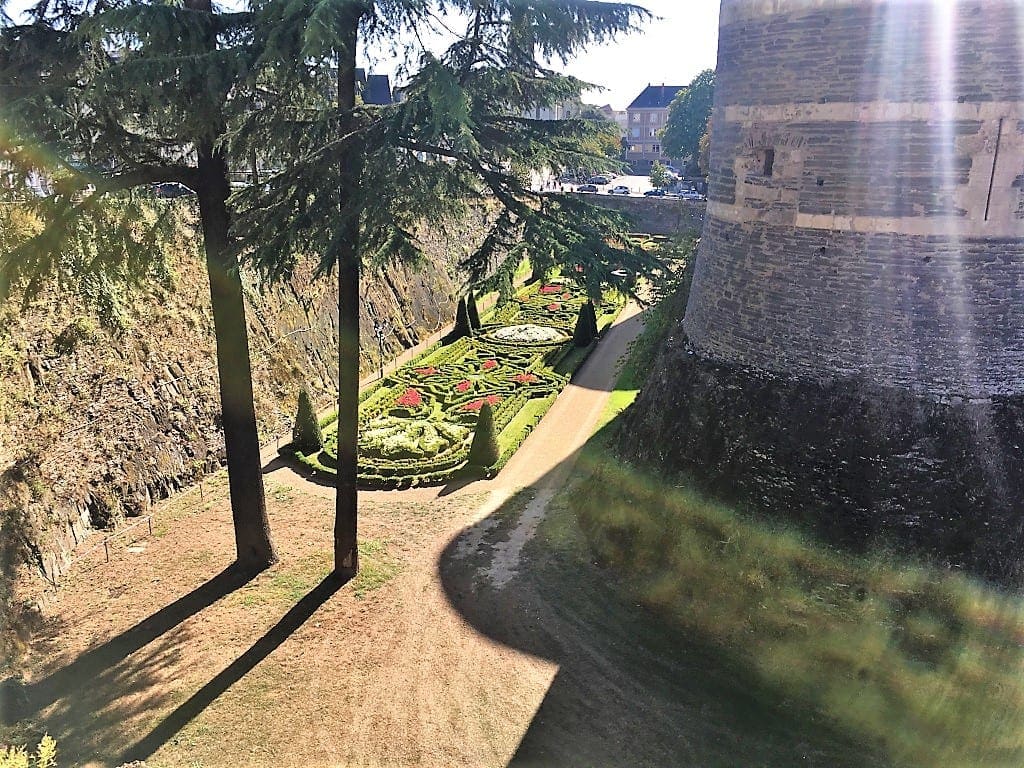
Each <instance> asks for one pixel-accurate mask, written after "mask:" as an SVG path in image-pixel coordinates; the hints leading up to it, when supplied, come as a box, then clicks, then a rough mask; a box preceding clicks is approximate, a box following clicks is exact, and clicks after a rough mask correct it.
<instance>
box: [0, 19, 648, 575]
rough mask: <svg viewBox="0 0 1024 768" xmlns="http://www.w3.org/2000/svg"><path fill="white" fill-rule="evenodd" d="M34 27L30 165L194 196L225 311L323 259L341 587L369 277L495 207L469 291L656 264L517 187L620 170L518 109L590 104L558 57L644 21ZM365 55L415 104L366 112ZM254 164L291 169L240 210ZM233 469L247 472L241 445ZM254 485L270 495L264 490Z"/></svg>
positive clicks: (239, 328) (619, 234) (591, 136)
mask: <svg viewBox="0 0 1024 768" xmlns="http://www.w3.org/2000/svg"><path fill="white" fill-rule="evenodd" d="M33 14H34V20H35V22H36V23H33V24H29V25H23V26H17V25H14V26H12V27H11V28H10V29H9V30H6V29H5V30H4V36H3V41H2V43H0V105H2V107H0V127H2V130H3V131H5V132H6V131H10V130H13V131H14V132H15V134H16V137H15V141H14V142H13V146H16V147H19V148H24V147H29V145H32V146H31V147H29V149H31V150H33V151H28V150H27V149H26V150H25V151H23V152H22V151H21V150H20V149H19V152H20V154H17V153H15V154H17V158H16V159H17V160H19V161H21V160H22V159H23V158H29V157H33V156H38V155H39V154H40V153H39V152H37V151H34V150H35V149H37V148H40V147H44V148H45V149H46V151H47V152H49V153H53V154H55V155H56V156H58V157H61V158H63V159H64V161H65V163H67V161H68V160H69V159H70V158H72V157H79V158H81V159H82V160H83V162H84V163H85V167H86V168H87V170H86V171H81V172H76V173H74V174H71V176H72V177H73V179H74V184H73V185H72V186H74V188H75V189H76V190H78V191H79V192H81V191H83V190H85V189H86V187H87V185H88V184H89V183H93V184H95V186H96V191H97V193H99V194H100V195H104V194H109V193H112V192H115V191H117V190H121V189H128V188H132V187H137V186H138V185H145V184H149V183H151V182H163V181H171V182H178V183H181V184H184V185H186V186H188V187H190V188H191V189H194V190H195V191H196V192H197V194H198V197H199V201H200V209H201V211H202V212H203V229H204V236H205V241H206V247H207V259H208V263H209V264H210V265H211V286H213V288H212V290H213V291H214V299H215V304H216V303H217V301H218V298H219V294H218V293H217V291H226V292H229V293H231V292H233V293H232V296H231V298H232V301H234V298H237V295H239V294H240V282H239V280H238V270H237V259H238V258H240V257H244V258H245V259H246V260H247V261H248V262H249V263H251V264H252V265H254V266H255V268H256V269H257V271H258V272H259V274H260V276H261V277H262V278H263V279H265V280H268V281H269V280H277V279H282V278H287V277H288V276H289V275H291V274H292V272H293V271H294V269H295V268H296V266H297V264H298V261H299V255H300V254H311V255H313V256H314V257H315V258H317V259H318V262H319V272H320V273H321V274H326V273H330V272H333V273H334V275H335V277H336V279H337V281H338V288H339V323H338V344H339V354H338V360H339V364H338V368H339V377H338V378H339V417H338V465H339V466H338V496H337V508H336V510H337V511H336V521H335V522H336V528H335V558H336V567H337V568H338V569H339V574H341V575H351V574H353V573H354V572H355V568H356V553H357V547H356V542H355V519H356V505H357V502H356V457H357V452H356V447H357V434H358V415H357V411H356V408H357V402H358V379H359V375H358V374H359V347H358V338H359V327H358V326H359V317H358V306H359V277H360V270H361V269H362V268H363V267H364V265H369V266H379V265H382V264H385V263H388V262H390V261H391V260H395V259H416V258H417V257H418V256H419V255H420V252H421V243H420V241H419V240H418V238H417V235H416V232H417V228H418V227H419V226H420V225H421V223H422V222H430V223H432V224H434V225H438V224H440V223H443V222H444V221H445V219H446V218H448V217H452V216H465V215H466V214H467V213H468V212H470V211H472V212H474V214H478V213H479V211H481V210H483V211H485V213H486V222H487V226H488V231H487V234H486V237H485V238H484V239H483V242H482V244H481V245H480V247H479V248H477V249H476V250H475V251H474V252H473V253H472V254H470V256H469V257H468V258H467V260H466V263H465V264H464V266H465V268H466V269H467V271H468V272H469V275H470V280H471V282H472V283H473V284H474V285H480V286H481V287H486V288H487V289H490V287H492V286H493V287H497V286H501V287H503V288H504V287H505V286H506V284H507V285H508V286H509V288H510V286H511V276H512V273H513V272H514V270H515V266H516V264H517V263H518V262H519V260H520V259H521V257H522V255H523V254H524V253H525V252H526V250H527V249H528V250H529V252H530V254H531V258H533V259H534V260H535V264H534V266H535V268H536V269H537V270H538V271H539V272H544V271H546V270H547V269H549V268H552V267H554V266H556V265H560V266H562V268H563V270H564V272H565V273H566V274H573V275H577V274H578V275H585V276H586V280H585V282H586V285H585V287H586V289H587V290H588V291H589V292H590V293H594V292H596V291H599V290H600V287H601V286H602V285H604V284H613V283H614V282H615V280H614V277H613V276H612V275H611V272H612V271H613V270H616V269H619V268H622V269H627V270H629V271H630V272H632V273H634V274H638V275H651V274H652V272H653V271H654V270H655V269H656V268H657V266H658V265H657V262H656V260H655V259H654V258H653V257H652V256H651V255H650V254H648V253H647V252H645V251H643V249H641V248H639V247H637V246H636V245H635V244H634V243H633V242H632V241H631V240H630V238H629V237H628V233H629V232H630V231H631V229H632V227H631V225H630V222H629V221H628V220H627V219H626V218H625V217H623V216H622V215H620V214H618V213H616V212H614V211H610V210H606V209H603V208H599V207H596V206H593V205H592V204H591V203H589V202H588V201H587V200H586V199H584V198H582V197H579V196H575V195H569V194H540V193H538V192H535V191H533V190H531V189H530V188H529V185H528V184H525V183H524V181H525V178H524V174H523V173H522V171H523V170H524V169H535V168H543V167H547V168H551V169H552V170H554V171H555V172H556V173H562V172H564V171H566V170H570V169H575V168H581V167H600V166H602V165H604V164H606V163H607V159H606V158H605V157H604V155H603V152H602V150H601V149H600V147H601V145H602V141H601V139H602V137H601V134H602V133H603V131H604V129H603V128H602V127H601V125H600V124H599V123H597V122H596V121H590V120H583V119H575V120H558V121H546V120H535V119H531V118H529V117H524V116H523V115H526V114H529V110H531V109H533V108H534V107H536V106H537V105H542V106H546V105H551V104H555V103H558V102H560V101H563V100H565V99H568V98H577V97H578V96H579V93H580V90H581V89H582V88H583V87H585V86H586V85H587V84H585V83H583V82H581V81H579V80H578V79H576V78H573V77H570V76H566V75H563V74H561V73H559V72H557V71H556V70H555V69H554V68H553V66H552V65H551V64H549V62H552V61H556V60H560V61H562V62H566V61H567V60H568V59H570V58H571V57H573V56H574V55H576V54H578V53H580V52H581V51H582V50H583V49H584V48H585V47H586V46H587V45H589V44H591V43H600V42H603V41H606V40H609V39H611V38H613V37H614V36H616V35H618V34H620V33H624V32H628V31H631V30H633V29H634V28H635V25H636V24H637V22H640V21H644V20H646V19H648V18H649V17H650V14H648V13H647V12H646V11H645V10H643V9H642V8H640V7H639V6H636V5H632V4H628V3H619V2H599V1H597V0H571V1H567V2H551V1H550V0H544V2H537V3H533V2H529V3H528V2H523V0H488V2H479V1H478V0H434V1H433V2H426V1H425V0H261V2H260V3H253V4H251V5H248V6H243V7H242V9H240V10H230V11H229V10H226V9H224V8H221V7H219V6H214V5H213V3H212V2H211V0H184V2H183V3H181V4H178V3H171V4H151V3H149V2H143V1H142V0H106V1H105V2H103V3H89V2H85V1H84V0H83V2H82V3H81V4H80V5H78V4H76V3H75V2H74V0H72V2H67V0H42V2H41V4H40V5H38V6H36V7H35V9H34V11H33ZM453 22H455V23H459V22H465V27H464V32H463V33H462V34H461V35H456V39H455V40H454V42H452V44H451V45H450V46H449V47H448V49H447V50H446V51H444V52H443V53H440V54H437V53H434V52H433V51H430V50H427V49H425V48H423V47H422V45H421V44H420V43H419V42H418V41H420V40H422V39H424V38H430V37H440V38H443V37H450V36H451V35H450V31H451V30H450V29H449V27H448V26H447V25H449V24H451V23H453ZM431 33H437V34H434V35H432V34H431ZM401 40H409V41H411V42H409V43H406V44H401V43H399V42H398V41H401ZM403 46H404V47H403ZM357 50H361V51H369V52H370V57H371V58H373V55H374V54H373V52H374V51H383V50H387V51H388V52H397V53H399V54H400V55H401V54H402V53H403V52H404V54H405V59H406V61H405V65H406V71H407V72H408V73H409V77H408V80H407V83H406V85H405V87H404V89H403V100H402V101H401V102H400V103H396V104H391V105H384V106H377V105H368V104H364V103H362V102H361V101H360V100H359V99H358V97H357V90H356V76H355V73H356V66H355V64H356V51H357ZM10 143H11V142H8V141H4V142H2V143H0V144H2V145H3V146H6V145H7V144H10ZM7 154H10V153H7ZM254 155H256V156H258V157H261V158H263V159H264V165H265V166H270V167H273V168H274V169H275V170H274V171H273V172H271V173H268V175H267V176H266V178H261V179H260V183H259V184H252V185H250V186H248V187H247V188H245V189H243V190H241V191H239V192H237V193H236V194H235V195H233V196H232V197H231V200H230V202H229V201H228V192H229V187H228V184H227V170H228V168H229V167H232V168H243V167H247V166H248V164H249V161H250V159H251V158H252V157H253V156H254ZM26 162H27V161H26ZM94 197H95V195H93V196H89V197H88V198H87V200H91V199H93V198H94ZM73 199H74V196H73V195H71V196H59V195H58V196H57V198H56V199H55V203H56V204H57V205H58V206H62V207H58V209H57V211H56V212H57V213H58V214H60V213H61V211H70V212H74V213H82V212H83V211H84V210H85V209H88V208H89V207H90V205H91V203H88V202H86V203H74V202H71V201H72V200H73ZM229 224H230V225H231V228H232V232H231V234H230V236H229V235H228V233H227V232H226V229H227V227H228V225H229ZM58 228H59V227H58ZM485 278H486V279H485ZM228 289H230V291H228ZM510 293H511V290H508V291H507V292H506V298H507V296H508V295H509V294H510ZM242 312H243V309H242V304H241V302H240V301H237V302H235V303H234V304H233V305H232V308H231V313H233V315H232V316H231V325H232V326H233V329H234V334H233V335H232V339H231V347H230V350H231V355H229V358H230V360H231V361H233V362H235V363H237V364H238V367H239V368H240V369H244V370H231V364H230V363H225V364H224V365H222V371H221V373H222V375H221V381H222V382H224V381H233V380H238V379H241V380H245V381H246V382H248V383H249V387H248V388H249V394H248V395H247V396H246V394H245V393H244V392H238V393H235V395H234V397H233V398H232V399H231V400H230V402H232V403H235V402H244V401H245V400H248V401H249V403H248V406H246V408H245V411H246V414H245V415H244V416H243V417H241V418H236V417H234V416H231V417H229V414H228V412H227V406H228V402H229V400H228V399H227V398H225V426H226V427H228V426H231V425H237V424H241V423H242V422H248V421H253V429H252V430H249V431H252V432H254V419H250V416H249V413H251V411H252V409H251V399H252V397H251V381H250V377H249V376H248V358H247V356H246V357H245V358H242V357H241V352H242V351H243V350H244V349H246V347H245V344H244V330H245V325H244V317H241V322H239V318H240V316H241V313H242ZM231 313H229V314H231ZM214 314H215V318H217V317H219V315H218V313H217V311H215V313H214ZM467 325H468V322H467ZM240 333H241V334H243V335H241V336H240V335H239V334H240ZM221 340H222V339H221V333H220V329H219V328H218V342H221ZM220 348H221V346H220V344H219V346H218V350H220ZM231 377H236V379H232V378H231ZM230 442H233V441H232V440H230V439H229V443H230ZM257 447H258V446H257ZM249 454H250V455H249V456H248V458H249V459H250V460H251V459H252V458H254V457H253V455H251V454H252V451H249ZM228 455H229V474H231V470H232V458H231V457H232V450H231V448H230V446H229V451H228ZM255 458H256V460H257V461H258V450H257V451H256V453H255ZM256 469H257V470H258V466H257V467H256ZM253 484H255V485H257V486H259V487H260V488H262V485H261V478H254V479H253ZM236 491H237V495H238V496H239V497H242V496H244V495H245V486H244V485H239V486H238V487H236V484H235V482H234V480H233V481H232V499H233V502H234V500H235V497H236ZM260 496H261V498H262V493H260ZM258 506H259V507H260V508H261V509H262V508H264V507H263V504H262V503H260V504H259V505H258ZM264 520H265V515H264ZM236 530H237V528H236ZM268 541H269V540H268Z"/></svg>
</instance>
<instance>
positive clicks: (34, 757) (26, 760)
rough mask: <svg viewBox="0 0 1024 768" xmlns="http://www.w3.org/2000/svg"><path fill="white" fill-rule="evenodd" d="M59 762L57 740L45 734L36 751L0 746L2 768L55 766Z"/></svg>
mask: <svg viewBox="0 0 1024 768" xmlns="http://www.w3.org/2000/svg"><path fill="white" fill-rule="evenodd" d="M56 764H57V742H55V741H54V740H53V739H52V738H51V737H50V736H48V735H47V736H43V738H42V739H41V740H40V742H39V746H38V747H37V749H36V751H35V753H30V752H29V751H28V750H27V749H26V748H25V747H3V748H0V768H53V766H55V765H56Z"/></svg>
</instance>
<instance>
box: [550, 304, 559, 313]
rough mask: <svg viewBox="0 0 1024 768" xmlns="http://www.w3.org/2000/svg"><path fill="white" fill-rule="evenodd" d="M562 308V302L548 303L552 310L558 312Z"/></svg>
mask: <svg viewBox="0 0 1024 768" xmlns="http://www.w3.org/2000/svg"><path fill="white" fill-rule="evenodd" d="M561 308H562V305H561V304H548V309H550V310H551V311H552V312H557V311H558V310H560V309H561Z"/></svg>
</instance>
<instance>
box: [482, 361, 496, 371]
mask: <svg viewBox="0 0 1024 768" xmlns="http://www.w3.org/2000/svg"><path fill="white" fill-rule="evenodd" d="M480 367H481V368H482V369H483V370H485V371H493V370H494V369H495V368H497V367H498V361H497V360H484V364H483V365H481V366H480Z"/></svg>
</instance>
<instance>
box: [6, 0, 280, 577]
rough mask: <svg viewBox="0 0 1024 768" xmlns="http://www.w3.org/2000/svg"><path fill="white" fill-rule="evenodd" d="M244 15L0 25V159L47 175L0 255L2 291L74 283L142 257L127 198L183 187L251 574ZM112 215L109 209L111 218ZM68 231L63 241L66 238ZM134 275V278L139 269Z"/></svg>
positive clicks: (99, 13) (254, 441)
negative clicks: (234, 147) (231, 148)
mask: <svg viewBox="0 0 1024 768" xmlns="http://www.w3.org/2000/svg"><path fill="white" fill-rule="evenodd" d="M252 18H253V14H251V13H248V12H242V13H226V12H223V11H220V10H218V9H217V8H216V7H215V6H214V5H213V4H212V2H211V0H184V2H182V3H149V2H138V1H137V0H102V2H99V1H96V2H94V0H42V2H40V3H39V4H37V5H36V6H34V7H33V8H32V9H31V10H30V11H29V13H28V18H27V20H26V21H24V23H22V20H21V19H18V20H11V19H10V18H4V19H3V22H2V23H3V29H2V30H0V126H3V129H2V130H3V134H4V135H3V136H2V137H0V139H2V141H0V152H2V153H3V157H2V158H0V159H3V160H6V162H7V163H8V164H9V165H10V166H11V167H13V168H14V169H16V170H17V172H18V174H20V175H21V176H25V175H27V174H30V173H43V174H45V175H48V176H51V177H53V178H57V179H59V180H60V183H59V184H57V185H56V186H55V188H54V190H53V193H52V194H50V195H48V196H47V197H46V198H45V199H44V200H40V201H36V203H35V208H36V211H37V213H38V214H39V215H40V216H41V218H42V219H43V221H44V222H45V223H46V226H45V229H44V231H43V232H42V233H41V234H40V235H39V236H37V237H35V238H33V239H32V240H30V241H29V242H27V243H25V244H23V245H22V246H21V247H19V248H18V249H16V250H15V251H13V252H10V253H7V254H3V255H0V275H2V278H3V285H4V286H6V285H9V284H12V283H13V284H15V285H17V284H19V283H22V284H24V285H25V287H26V288H27V290H29V291H32V290H35V289H38V287H39V285H40V284H41V281H42V280H43V279H45V278H46V276H47V275H49V274H54V273H57V274H65V273H68V272H70V273H71V274H72V276H74V277H81V273H82V272H85V271H89V270H94V269H98V268H106V269H110V270H112V271H115V272H123V271H124V268H123V264H119V263H118V261H119V260H121V261H125V262H128V263H137V262H138V261H139V260H140V259H141V260H143V261H144V256H142V255H141V254H140V252H139V249H138V248H131V247H128V246H130V245H132V243H131V242H129V241H130V240H131V238H128V237H125V236H123V235H119V234H118V230H120V231H121V232H130V231H132V230H134V229H135V228H137V226H138V221H137V219H135V218H133V215H132V212H133V210H134V209H133V206H131V205H123V206H113V207H111V206H108V205H107V204H106V202H105V201H106V200H107V199H108V198H111V197H115V198H116V197H120V198H122V200H124V199H127V200H129V201H130V200H133V199H137V198H138V195H139V194H140V189H147V188H148V187H149V186H150V185H151V184H155V183H160V182H169V183H178V184H182V185H185V186H187V187H189V188H190V189H192V190H194V192H195V195H196V199H197V202H198V208H199V213H200V217H201V224H202V232H203V243H204V246H205V253H206V267H207V272H208V275H209V281H210V296H211V302H212V307H213V317H214V331H215V334H216V341H217V370H218V374H219V381H220V396H221V411H222V416H223V427H224V439H225V447H226V451H227V462H228V478H229V484H230V493H231V509H232V517H233V522H234V530H235V544H236V549H237V557H238V561H239V563H240V564H241V565H243V566H244V567H246V568H256V569H258V568H263V567H266V566H267V565H269V564H271V563H273V562H274V561H275V560H276V558H277V556H276V553H275V551H274V547H273V544H272V542H271V538H270V528H269V524H268V520H267V514H266V501H265V496H264V490H263V476H262V469H261V462H260V450H259V441H258V434H257V430H256V417H255V410H254V407H253V393H252V377H251V368H250V360H249V347H248V336H247V329H246V322H245V306H244V301H243V294H242V282H241V278H240V275H239V269H238V261H237V256H236V253H235V251H234V250H233V243H232V239H231V235H230V225H231V218H232V213H231V209H230V207H229V204H228V197H229V195H230V185H229V182H228V167H229V163H230V162H231V158H230V157H229V155H228V153H227V151H226V149H225V146H226V144H225V142H224V138H225V134H226V131H227V130H228V126H229V125H230V124H231V122H232V120H234V119H237V116H238V114H240V113H242V112H244V111H246V110H249V109H252V108H253V106H254V104H255V103H256V102H255V98H256V90H255V80H254V79H253V76H252V75H253V72H254V69H253V65H254V63H255V61H256V60H257V58H258V55H257V54H258V53H259V51H258V49H257V47H256V45H254V38H253V35H252V34H251V26H250V23H251V21H252ZM100 210H121V211H123V212H124V213H125V216H124V218H123V219H122V220H120V221H117V222H111V221H107V222H106V224H107V225H108V228H109V229H110V230H112V231H113V232H112V233H99V235H98V236H99V237H100V238H101V239H102V241H103V248H104V249H105V252H104V253H103V254H102V256H103V258H101V259H98V260H96V261H94V262H89V263H86V262H88V260H86V259H83V258H82V257H81V253H78V252H76V242H78V241H75V240H74V239H73V238H72V236H73V235H74V234H75V233H79V232H81V230H82V222H83V221H86V220H90V219H93V220H95V218H96V213H97V211H100ZM108 218H109V217H108ZM69 238H71V239H70V240H69ZM137 271H141V272H144V271H145V268H144V266H143V267H141V268H139V269H138V270H137Z"/></svg>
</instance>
